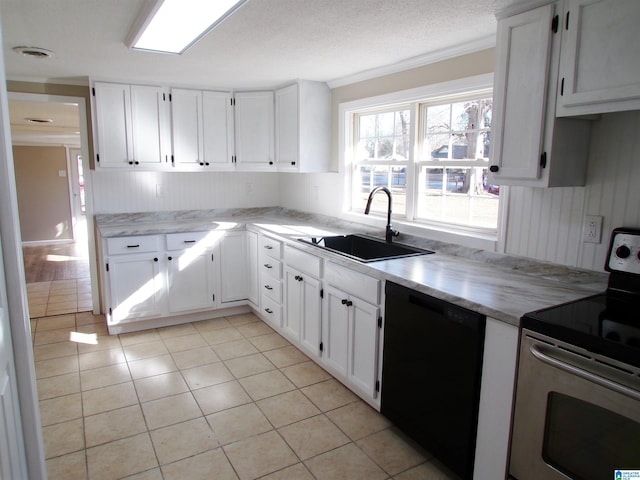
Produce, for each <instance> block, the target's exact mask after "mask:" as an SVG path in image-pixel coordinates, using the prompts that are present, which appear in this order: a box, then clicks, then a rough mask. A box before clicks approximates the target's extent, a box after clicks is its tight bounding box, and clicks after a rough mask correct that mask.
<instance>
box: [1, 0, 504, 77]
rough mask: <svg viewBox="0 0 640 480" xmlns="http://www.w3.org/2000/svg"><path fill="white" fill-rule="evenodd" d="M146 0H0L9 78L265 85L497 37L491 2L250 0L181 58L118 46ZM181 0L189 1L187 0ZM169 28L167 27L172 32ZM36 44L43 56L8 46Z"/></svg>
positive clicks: (353, 70)
mask: <svg viewBox="0 0 640 480" xmlns="http://www.w3.org/2000/svg"><path fill="white" fill-rule="evenodd" d="M146 1H148V0H0V18H1V21H2V30H3V37H4V48H5V54H4V55H5V64H6V71H7V77H8V78H9V79H21V80H39V81H42V80H46V81H50V82H57V83H63V82H73V83H86V81H87V78H88V77H94V78H102V79H117V80H123V81H151V82H161V83H163V84H170V85H182V86H195V87H198V86H201V87H207V86H209V87H227V88H260V87H262V88H269V87H273V86H277V85H281V84H283V83H286V82H289V81H291V80H292V79H295V78H304V79H310V80H321V81H332V80H336V79H341V78H344V77H349V76H351V75H354V74H358V73H360V72H364V71H367V70H371V69H377V68H380V67H384V66H388V65H392V64H395V63H398V62H404V61H407V60H409V59H413V58H415V57H421V56H424V55H428V54H434V53H436V52H441V51H443V50H447V49H449V48H452V47H455V46H458V45H465V44H466V45H468V44H471V45H473V43H474V42H475V41H480V40H482V41H484V42H485V44H486V40H487V38H491V37H492V36H493V35H495V28H496V23H495V18H494V9H495V0H250V1H249V2H248V3H247V4H246V5H245V6H244V7H243V8H241V9H240V10H239V11H238V12H237V13H235V14H234V15H232V16H231V17H230V18H228V19H227V20H226V21H225V22H224V23H223V24H221V25H220V26H219V27H218V28H217V29H215V30H214V31H213V32H211V33H209V34H208V35H207V36H206V37H205V38H204V39H202V40H201V41H200V42H199V43H198V44H196V45H195V46H194V47H192V48H191V49H190V50H189V51H187V52H186V53H185V54H183V55H182V56H174V55H165V54H155V53H146V52H136V51H132V50H130V49H129V48H127V46H126V45H125V44H124V41H125V39H126V38H127V35H128V34H129V32H130V30H131V27H132V25H133V24H134V22H135V20H136V18H137V16H138V14H139V12H140V11H141V10H142V9H143V7H144V5H145V2H146ZM185 2H186V0H185ZM168 34H170V32H168ZM19 45H25V46H36V47H42V48H46V49H49V50H53V51H54V52H55V56H54V57H53V58H50V59H46V60H37V59H33V58H27V57H23V56H20V55H17V54H16V53H14V52H12V51H11V48H12V47H14V46H19Z"/></svg>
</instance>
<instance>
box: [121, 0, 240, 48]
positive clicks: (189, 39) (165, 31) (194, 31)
mask: <svg viewBox="0 0 640 480" xmlns="http://www.w3.org/2000/svg"><path fill="white" fill-rule="evenodd" d="M248 1H249V0H157V1H156V2H155V3H153V4H152V5H151V8H150V9H149V10H145V11H143V12H142V15H141V16H140V17H139V18H138V20H137V21H136V24H135V25H134V28H133V30H132V35H131V36H130V37H129V39H130V40H129V41H128V42H127V43H128V45H129V47H131V48H133V49H137V50H148V51H153V52H165V53H175V54H181V53H184V52H185V51H186V50H187V49H188V48H189V47H191V46H192V45H194V44H195V43H196V42H197V41H198V40H200V39H201V38H202V37H204V36H205V35H206V34H207V33H209V32H210V31H211V30H213V29H214V28H215V27H216V26H218V25H220V24H221V23H222V22H223V21H224V20H226V19H227V18H228V17H229V16H231V15H232V14H233V13H235V12H236V11H237V10H238V9H239V8H240V7H242V6H243V5H244V4H245V3H247V2H248Z"/></svg>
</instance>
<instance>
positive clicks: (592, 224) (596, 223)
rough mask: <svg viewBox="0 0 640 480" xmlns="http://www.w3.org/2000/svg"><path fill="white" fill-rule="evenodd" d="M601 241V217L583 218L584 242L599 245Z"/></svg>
mask: <svg viewBox="0 0 640 480" xmlns="http://www.w3.org/2000/svg"><path fill="white" fill-rule="evenodd" d="M601 239H602V215H586V216H585V217H584V238H583V239H582V240H583V241H584V242H588V243H600V240H601Z"/></svg>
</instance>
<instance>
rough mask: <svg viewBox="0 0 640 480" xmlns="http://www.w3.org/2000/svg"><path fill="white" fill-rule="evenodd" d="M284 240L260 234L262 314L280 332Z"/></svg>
mask: <svg viewBox="0 0 640 480" xmlns="http://www.w3.org/2000/svg"><path fill="white" fill-rule="evenodd" d="M281 258H282V242H280V241H278V240H275V239H274V238H271V237H268V236H266V235H263V234H260V235H259V236H258V272H259V273H258V278H259V284H258V285H259V289H260V308H259V310H258V311H259V312H260V315H261V316H262V318H263V319H264V320H266V321H267V322H268V323H269V324H270V325H271V326H272V327H273V328H275V329H276V330H277V331H278V332H281V329H282V262H281Z"/></svg>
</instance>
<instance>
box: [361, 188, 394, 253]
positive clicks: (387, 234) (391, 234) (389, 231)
mask: <svg viewBox="0 0 640 480" xmlns="http://www.w3.org/2000/svg"><path fill="white" fill-rule="evenodd" d="M379 191H383V192H384V193H386V194H387V197H388V198H389V205H388V207H387V228H386V229H385V235H384V239H385V240H386V241H387V243H391V239H392V238H393V237H397V236H398V235H400V232H398V231H397V230H394V229H393V228H391V192H390V191H389V189H388V188H387V187H376V188H374V189H373V190H371V193H370V194H369V199H368V200H367V206H366V207H365V209H364V214H365V215H369V210H370V209H371V200H373V196H374V195H375V194H376V193H378V192H379Z"/></svg>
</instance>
